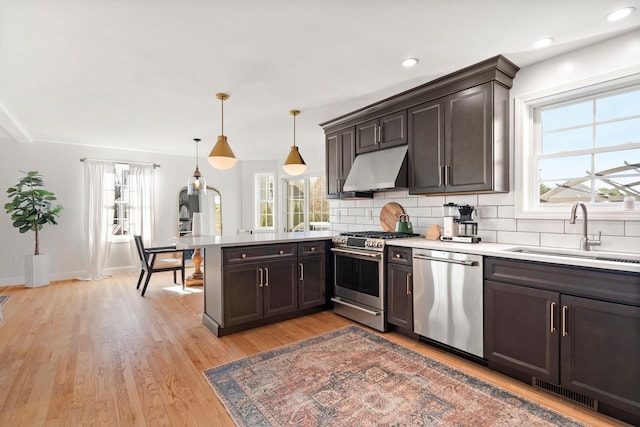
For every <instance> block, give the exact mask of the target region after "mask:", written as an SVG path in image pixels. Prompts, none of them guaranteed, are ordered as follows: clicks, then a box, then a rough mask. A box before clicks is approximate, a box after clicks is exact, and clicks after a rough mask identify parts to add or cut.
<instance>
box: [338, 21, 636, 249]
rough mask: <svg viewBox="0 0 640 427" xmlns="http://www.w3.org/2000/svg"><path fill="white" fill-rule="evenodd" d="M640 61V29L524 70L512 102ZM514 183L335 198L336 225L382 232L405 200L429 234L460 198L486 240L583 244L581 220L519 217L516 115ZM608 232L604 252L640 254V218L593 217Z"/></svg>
mask: <svg viewBox="0 0 640 427" xmlns="http://www.w3.org/2000/svg"><path fill="white" fill-rule="evenodd" d="M638 65H640V31H634V32H631V33H627V34H625V35H622V36H620V37H617V38H614V39H610V40H607V41H604V42H602V43H599V44H595V45H592V46H589V47H586V48H583V49H579V50H576V51H573V52H570V53H567V54H564V55H560V56H557V57H555V58H552V59H549V60H546V61H542V62H539V63H537V64H533V65H531V66H529V67H526V68H523V69H521V70H520V71H519V73H518V74H517V75H516V78H515V80H514V84H513V88H512V89H511V100H512V105H513V100H514V99H515V97H519V96H523V95H526V94H530V93H537V92H541V91H546V90H549V89H552V88H561V87H562V86H564V85H567V84H571V83H573V82H577V81H587V80H589V79H591V78H595V77H598V76H603V75H610V74H612V73H616V72H619V71H621V70H625V69H629V68H632V67H637V66H638ZM510 125H511V136H510V141H511V150H510V152H511V185H512V191H511V192H510V193H506V194H492V195H464V196H447V197H443V196H442V197H441V196H436V197H427V196H410V195H408V192H407V191H396V192H391V193H377V194H376V195H375V198H374V199H372V200H362V201H354V200H334V201H331V202H330V206H331V224H332V227H333V229H334V230H336V231H346V230H349V231H359V230H365V229H367V230H379V229H381V227H380V224H379V214H380V209H381V208H382V206H384V204H385V203H387V202H390V201H395V202H398V203H400V204H401V205H402V206H403V207H404V208H405V210H406V211H407V213H408V214H409V215H410V217H411V219H412V222H413V226H414V231H415V232H417V233H420V234H424V233H426V231H427V229H428V228H429V227H430V226H431V225H433V224H439V225H440V226H443V220H442V205H443V204H444V203H449V202H454V203H457V204H465V203H468V204H470V205H473V206H477V207H478V211H479V218H478V228H479V234H480V235H481V237H482V239H483V241H486V242H499V243H508V244H526V245H536V246H555V247H568V248H575V249H577V248H578V247H579V240H580V235H581V231H582V221H581V218H579V220H578V221H577V222H576V224H569V220H568V218H569V210H568V209H567V215H566V218H558V219H546V220H535V219H534V220H532V219H521V218H517V217H516V215H515V197H514V196H515V194H516V192H517V191H518V190H517V188H514V187H513V185H514V184H513V183H514V182H515V181H514V176H515V174H517V173H519V170H518V169H519V165H518V164H516V163H515V161H514V151H515V150H514V144H515V142H514V141H515V140H516V138H515V137H514V128H515V126H514V119H513V114H512V117H511V123H510ZM598 231H601V232H602V246H600V247H599V248H598V250H604V251H622V252H636V253H640V220H638V221H629V220H617V221H614V220H607V221H589V233H590V234H597V232H598Z"/></svg>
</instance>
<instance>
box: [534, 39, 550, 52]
mask: <svg viewBox="0 0 640 427" xmlns="http://www.w3.org/2000/svg"><path fill="white" fill-rule="evenodd" d="M551 43H553V39H552V38H550V37H547V38H546V39H540V40H538V41H537V42H535V43H534V44H533V47H535V48H536V49H541V48H543V47H547V46H549V45H550V44H551Z"/></svg>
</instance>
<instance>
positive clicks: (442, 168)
mask: <svg viewBox="0 0 640 427" xmlns="http://www.w3.org/2000/svg"><path fill="white" fill-rule="evenodd" d="M443 173H444V166H442V165H440V166H438V187H442V174H443Z"/></svg>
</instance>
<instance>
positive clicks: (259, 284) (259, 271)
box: [258, 268, 263, 287]
mask: <svg viewBox="0 0 640 427" xmlns="http://www.w3.org/2000/svg"><path fill="white" fill-rule="evenodd" d="M258 275H259V277H260V279H259V281H258V286H259V287H262V286H263V284H262V269H261V268H259V269H258Z"/></svg>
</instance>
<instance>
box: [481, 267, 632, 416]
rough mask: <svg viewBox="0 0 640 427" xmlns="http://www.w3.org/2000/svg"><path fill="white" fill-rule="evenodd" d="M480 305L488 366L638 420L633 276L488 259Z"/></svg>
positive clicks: (610, 413)
mask: <svg viewBox="0 0 640 427" xmlns="http://www.w3.org/2000/svg"><path fill="white" fill-rule="evenodd" d="M484 303H485V357H486V358H487V359H488V363H489V367H490V368H492V369H495V370H498V371H501V372H504V373H506V374H507V375H511V376H513V377H516V378H518V379H520V380H523V381H526V382H531V381H532V380H533V381H534V383H536V382H537V383H538V385H542V386H543V387H544V388H548V387H547V385H551V386H559V387H560V391H561V393H562V392H563V390H566V391H568V392H575V393H579V394H580V395H582V396H585V397H586V398H587V399H592V400H594V401H597V405H594V406H597V407H598V409H599V410H600V411H601V412H603V413H606V414H609V415H613V416H615V417H617V418H620V419H623V420H625V421H627V422H630V423H632V424H638V423H640V382H638V378H640V362H639V361H640V277H638V275H637V274H633V273H617V272H612V271H605V270H597V269H587V268H573V267H565V266H557V265H551V264H543V263H534V262H527V261H514V260H507V259H500V258H486V259H485V283H484ZM538 380H543V383H541V384H540V383H539V381H538ZM545 383H546V384H545Z"/></svg>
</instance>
